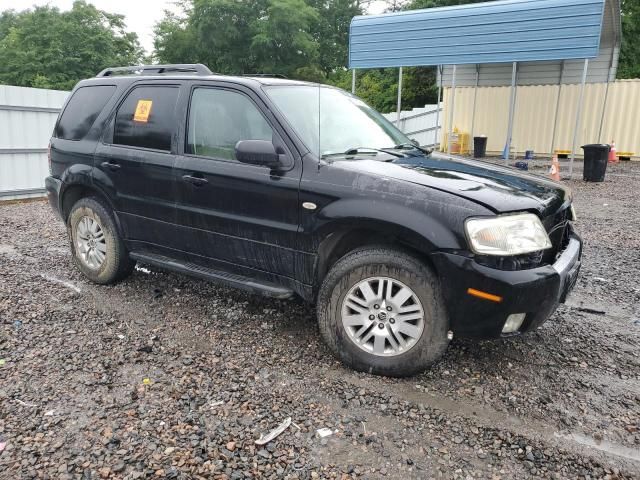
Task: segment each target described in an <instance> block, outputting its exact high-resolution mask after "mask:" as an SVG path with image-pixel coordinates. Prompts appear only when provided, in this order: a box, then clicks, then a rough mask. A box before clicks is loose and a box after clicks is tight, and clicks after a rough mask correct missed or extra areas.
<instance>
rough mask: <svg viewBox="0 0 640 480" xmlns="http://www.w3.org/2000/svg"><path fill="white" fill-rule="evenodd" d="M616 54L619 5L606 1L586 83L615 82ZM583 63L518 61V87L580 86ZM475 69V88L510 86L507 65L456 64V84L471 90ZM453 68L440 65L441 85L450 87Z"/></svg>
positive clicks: (578, 61) (508, 67)
mask: <svg viewBox="0 0 640 480" xmlns="http://www.w3.org/2000/svg"><path fill="white" fill-rule="evenodd" d="M619 54H620V2H619V1H618V0H607V1H606V3H605V10H604V21H603V24H602V34H601V39H600V51H599V53H598V56H597V57H596V58H594V59H592V60H590V61H589V71H588V74H587V82H589V83H597V82H606V81H607V80H610V81H613V80H615V79H616V72H617V67H618V56H619ZM583 65H584V61H583V60H566V61H565V62H562V61H551V62H522V63H519V64H518V84H519V85H545V84H547V83H550V84H557V83H559V82H560V81H562V82H563V83H580V82H581V80H582V70H583ZM476 68H477V69H478V71H479V76H478V85H479V86H481V87H500V86H503V85H511V64H510V63H500V64H495V63H494V64H485V65H458V66H457V67H456V85H457V86H459V87H472V86H474V85H475V84H476ZM452 73H453V67H452V66H451V65H445V66H444V72H443V75H442V82H443V85H445V86H451V80H452Z"/></svg>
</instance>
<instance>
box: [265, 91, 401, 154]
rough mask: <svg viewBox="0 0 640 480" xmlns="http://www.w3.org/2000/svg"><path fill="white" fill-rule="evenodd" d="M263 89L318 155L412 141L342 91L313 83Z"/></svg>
mask: <svg viewBox="0 0 640 480" xmlns="http://www.w3.org/2000/svg"><path fill="white" fill-rule="evenodd" d="M265 91H266V92H267V94H268V95H269V97H270V98H271V99H272V100H273V101H274V103H275V104H276V106H277V107H278V108H279V109H280V111H281V112H282V113H283V115H284V116H285V117H286V118H287V120H288V121H289V123H290V124H291V126H292V127H293V128H294V129H295V131H296V133H297V134H298V135H299V136H300V137H301V139H302V141H303V142H304V143H305V145H306V146H307V147H308V148H309V149H310V150H311V151H312V152H319V153H320V155H321V156H325V155H332V154H339V153H344V152H347V151H348V150H351V149H355V148H362V149H383V148H393V147H395V146H396V145H401V144H409V143H410V142H411V140H409V138H407V137H406V136H405V135H404V134H403V133H402V132H401V131H400V130H398V129H397V128H396V127H395V126H394V125H393V124H392V123H391V122H389V121H388V120H387V119H386V118H384V117H383V116H382V115H380V114H379V113H378V112H376V111H375V110H374V109H373V108H371V107H370V106H368V105H367V104H366V103H364V102H363V101H362V100H360V99H359V98H357V97H355V96H353V95H351V94H349V93H347V92H345V91H342V90H338V89H336V88H330V87H320V88H318V87H317V86H313V85H296V86H269V87H265ZM318 123H319V124H320V128H318Z"/></svg>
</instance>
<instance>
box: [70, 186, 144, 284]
mask: <svg viewBox="0 0 640 480" xmlns="http://www.w3.org/2000/svg"><path fill="white" fill-rule="evenodd" d="M67 230H68V232H69V241H70V243H71V253H72V254H73V258H74V261H75V263H76V265H77V266H78V268H79V269H80V271H82V273H83V274H84V275H85V276H86V277H87V278H89V280H91V281H93V282H95V283H101V284H108V283H114V282H116V281H118V280H121V279H123V278H125V277H126V276H128V275H129V274H130V273H131V272H132V271H133V267H134V266H135V262H134V261H132V260H131V259H130V258H129V253H128V252H127V249H126V248H125V245H124V242H123V241H122V238H120V235H119V234H118V230H117V228H116V222H115V220H114V218H113V215H112V214H111V212H110V210H109V208H108V207H107V206H105V205H104V204H103V202H102V201H100V200H99V199H97V198H92V197H89V198H81V199H80V200H78V201H77V202H76V203H75V204H74V205H73V207H72V208H71V213H70V214H69V218H68V220H67Z"/></svg>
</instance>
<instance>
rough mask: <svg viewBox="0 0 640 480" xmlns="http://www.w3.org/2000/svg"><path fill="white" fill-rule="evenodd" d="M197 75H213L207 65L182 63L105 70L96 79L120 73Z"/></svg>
mask: <svg viewBox="0 0 640 480" xmlns="http://www.w3.org/2000/svg"><path fill="white" fill-rule="evenodd" d="M175 72H179V73H195V74H196V75H213V72H212V71H211V70H209V68H208V67H207V66H206V65H203V64H201V63H180V64H174V65H132V66H130V67H113V68H105V69H104V70H102V71H101V72H100V73H99V74H98V75H96V77H112V76H113V75H114V74H118V73H124V74H127V73H133V74H136V75H162V74H165V73H175Z"/></svg>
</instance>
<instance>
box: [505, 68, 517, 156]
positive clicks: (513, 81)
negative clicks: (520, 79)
mask: <svg viewBox="0 0 640 480" xmlns="http://www.w3.org/2000/svg"><path fill="white" fill-rule="evenodd" d="M517 75H518V62H513V67H512V69H511V101H510V105H509V126H508V128H507V141H506V143H505V146H504V155H502V156H503V157H504V163H505V164H508V163H509V161H508V160H509V157H510V156H511V137H512V136H513V119H514V117H515V110H516V77H517Z"/></svg>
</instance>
